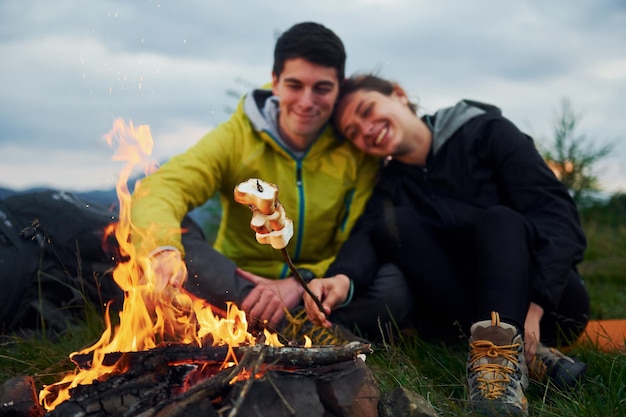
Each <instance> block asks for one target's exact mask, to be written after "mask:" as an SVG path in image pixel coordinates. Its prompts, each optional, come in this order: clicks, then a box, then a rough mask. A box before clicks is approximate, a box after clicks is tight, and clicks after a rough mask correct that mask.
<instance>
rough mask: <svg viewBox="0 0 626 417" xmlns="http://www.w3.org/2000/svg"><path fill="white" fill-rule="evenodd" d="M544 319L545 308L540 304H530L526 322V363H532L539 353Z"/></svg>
mask: <svg viewBox="0 0 626 417" xmlns="http://www.w3.org/2000/svg"><path fill="white" fill-rule="evenodd" d="M542 317H543V308H541V307H540V306H539V304H535V303H530V307H529V308H528V314H526V321H525V322H524V356H525V357H526V363H527V364H529V363H532V360H533V358H534V356H535V354H536V353H537V343H539V341H540V340H541V330H540V327H539V322H540V321H541V318H542Z"/></svg>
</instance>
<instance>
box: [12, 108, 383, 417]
mask: <svg viewBox="0 0 626 417" xmlns="http://www.w3.org/2000/svg"><path fill="white" fill-rule="evenodd" d="M106 139H107V141H108V142H109V144H110V145H112V146H117V151H116V153H115V154H114V159H115V160H117V161H123V162H125V164H124V167H123V169H122V171H121V175H120V178H119V180H118V182H117V186H116V189H117V194H118V198H119V203H120V213H119V221H118V222H117V223H116V224H114V225H111V226H110V227H109V229H108V230H107V233H109V234H114V235H115V238H116V240H117V242H118V244H119V247H120V250H121V252H122V253H123V254H124V255H125V257H124V259H125V260H126V261H123V262H120V263H119V264H118V265H117V266H116V269H115V271H114V272H113V278H114V280H115V282H116V283H117V284H118V285H119V287H120V288H121V289H122V290H123V291H124V302H123V306H122V309H121V311H120V312H119V322H118V323H117V324H114V323H113V322H112V320H111V318H110V313H109V310H108V308H107V312H106V315H105V330H104V332H103V333H102V336H101V337H100V339H99V340H98V341H97V342H96V343H95V344H93V345H92V346H90V347H88V348H86V349H83V350H81V351H79V352H74V353H72V354H71V355H70V358H71V360H72V362H73V363H74V364H75V365H76V367H75V370H74V371H73V372H71V373H70V374H68V375H66V376H65V377H64V378H63V379H62V380H60V381H59V382H57V383H55V384H52V385H48V386H45V387H44V388H43V389H41V391H40V392H39V393H38V394H36V389H35V387H34V384H33V380H32V378H30V377H26V378H18V379H17V380H15V381H10V382H9V383H7V384H5V388H4V393H3V398H2V400H3V404H2V405H1V406H0V416H4V415H6V416H9V415H11V416H43V415H45V416H51V417H52V416H76V417H78V416H146V417H147V416H162V417H165V416H200V415H202V416H235V415H237V416H247V415H250V416H259V415H265V416H280V415H294V416H295V415H298V416H300V415H307V416H308V415H311V416H318V415H319V416H322V415H323V416H333V415H337V416H357V415H358V416H368V415H372V416H375V415H378V413H377V412H376V407H377V404H378V398H379V391H378V388H377V386H376V384H375V382H374V381H373V378H372V376H371V374H370V372H369V370H368V368H367V367H366V366H365V364H364V359H365V355H366V354H368V353H370V346H369V344H365V343H362V342H358V341H355V342H349V343H348V342H346V343H342V344H334V345H314V344H313V343H312V341H311V339H310V338H307V337H302V340H289V341H287V344H285V340H284V339H283V341H282V342H281V339H280V338H279V337H278V335H276V334H274V333H271V332H269V331H267V330H265V331H263V333H259V334H256V335H253V334H251V333H250V332H249V331H248V322H247V318H246V316H245V313H244V312H242V311H240V310H239V309H238V308H237V307H236V306H235V305H229V306H228V309H227V311H221V310H219V309H217V308H215V307H214V306H211V305H210V304H208V303H207V302H206V301H204V300H203V299H200V298H197V297H195V296H193V295H191V294H190V293H188V292H187V291H185V290H184V289H183V288H182V287H181V286H173V285H170V284H169V283H168V282H164V281H163V280H162V279H159V277H158V276H157V274H156V273H155V271H154V270H153V269H152V265H151V264H150V261H149V259H147V258H145V259H138V258H137V257H136V256H135V252H134V247H133V246H132V245H130V244H129V236H130V235H131V230H132V224H131V221H130V192H129V189H128V180H129V178H130V177H131V175H132V173H133V172H134V171H135V170H136V169H138V167H140V168H142V170H143V171H144V172H146V173H150V172H152V171H153V170H154V169H156V164H155V163H153V162H152V161H151V160H150V158H149V156H150V154H151V152H152V145H153V141H152V137H151V134H150V130H149V128H148V126H139V127H135V126H133V124H132V123H130V124H129V125H128V126H127V125H126V124H125V123H124V122H123V121H121V120H116V121H115V124H114V128H113V130H112V131H111V132H110V133H109V134H108V135H106ZM256 184H259V183H258V182H257V183H256ZM258 186H259V187H260V185H258ZM265 214H271V213H267V212H266V213H265ZM281 214H284V210H283V211H282V212H281ZM255 215H257V218H258V213H255ZM283 220H284V219H283ZM287 220H288V219H287ZM282 224H283V226H284V224H285V223H284V221H283V223H282ZM257 232H258V231H257ZM268 233H269V232H268ZM275 234H276V233H274V235H275ZM149 238H150V233H148V236H144V239H149ZM281 238H283V239H286V240H287V241H288V237H287V238H285V237H284V236H283V237H281ZM257 239H258V233H257ZM274 240H275V239H272V241H274ZM260 242H261V241H260ZM285 245H286V243H285ZM282 250H283V254H285V256H286V257H287V259H288V254H287V253H286V251H285V250H284V245H283V249H282ZM288 260H289V259H288ZM289 263H290V260H289ZM305 285H306V284H305ZM6 387H9V388H6ZM7 396H8V397H11V398H10V400H11V401H9V402H7V401H6V399H7ZM36 396H37V397H38V398H35V397H36Z"/></svg>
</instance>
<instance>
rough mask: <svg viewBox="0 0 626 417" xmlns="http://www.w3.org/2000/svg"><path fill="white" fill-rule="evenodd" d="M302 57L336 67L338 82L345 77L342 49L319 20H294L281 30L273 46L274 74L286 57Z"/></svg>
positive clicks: (282, 65)
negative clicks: (292, 23)
mask: <svg viewBox="0 0 626 417" xmlns="http://www.w3.org/2000/svg"><path fill="white" fill-rule="evenodd" d="M294 58H302V59H304V60H306V61H308V62H311V63H313V64H318V65H322V66H325V67H330V68H334V69H335V70H337V79H338V80H339V82H341V80H343V78H344V77H345V67H346V51H345V49H344V47H343V42H341V39H339V37H338V36H337V35H335V33H334V32H333V31H332V30H330V29H328V28H326V27H325V26H323V25H320V24H319V23H314V22H303V23H298V24H296V25H294V26H292V27H291V28H289V29H288V30H287V31H285V32H283V33H282V34H281V35H280V37H279V38H278V40H277V41H276V47H275V48H274V68H273V71H274V74H275V75H276V77H280V74H281V72H282V71H283V69H284V68H285V61H287V60H288V59H294Z"/></svg>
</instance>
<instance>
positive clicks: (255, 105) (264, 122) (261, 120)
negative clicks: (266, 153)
mask: <svg viewBox="0 0 626 417" xmlns="http://www.w3.org/2000/svg"><path fill="white" fill-rule="evenodd" d="M243 112H244V113H245V115H246V116H248V119H250V122H251V123H252V126H253V127H254V129H255V130H257V131H259V132H260V131H263V130H266V131H269V132H270V133H271V134H276V136H278V126H277V123H278V97H274V95H273V93H272V90H262V89H256V90H252V91H251V92H250V93H248V94H246V96H245V97H244V99H243Z"/></svg>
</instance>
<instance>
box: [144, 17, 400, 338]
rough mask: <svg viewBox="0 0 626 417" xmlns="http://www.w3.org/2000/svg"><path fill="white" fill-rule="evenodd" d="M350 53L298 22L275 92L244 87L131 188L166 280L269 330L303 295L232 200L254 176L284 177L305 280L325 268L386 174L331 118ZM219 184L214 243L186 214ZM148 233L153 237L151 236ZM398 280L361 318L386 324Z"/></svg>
mask: <svg viewBox="0 0 626 417" xmlns="http://www.w3.org/2000/svg"><path fill="white" fill-rule="evenodd" d="M345 59H346V54H345V51H344V46H343V43H342V42H341V40H340V39H339V38H338V37H337V36H336V35H335V34H334V33H333V32H332V31H330V30H329V29H327V28H326V27H324V26H322V25H320V24H317V23H311V22H305V23H300V24H297V25H295V26H293V27H292V28H290V29H289V30H287V31H286V32H284V33H283V34H282V35H281V36H280V37H279V38H278V40H277V43H276V47H275V50H274V67H273V71H272V88H271V90H269V89H257V90H254V91H252V92H250V93H249V94H247V95H246V96H245V97H244V98H243V99H242V101H241V102H240V104H239V106H238V108H237V111H236V112H235V113H234V114H233V116H232V117H231V118H230V119H229V120H228V121H226V122H224V123H222V124H221V125H219V126H217V128H216V129H215V130H213V131H211V132H209V133H208V134H207V135H206V136H204V137H203V138H202V139H201V140H200V141H199V142H198V143H197V144H196V145H194V146H193V147H192V148H190V149H189V150H188V151H186V152H185V153H183V154H181V155H178V156H175V157H174V158H172V159H171V160H170V161H169V162H167V163H166V164H164V165H163V166H162V167H161V168H160V169H159V170H158V171H157V172H155V173H154V174H152V175H150V176H149V177H148V178H146V179H144V180H143V181H142V183H141V185H140V186H139V187H138V188H137V189H136V191H135V192H134V194H133V201H132V220H133V224H134V226H135V232H134V233H133V237H132V238H133V244H134V245H135V247H136V248H137V250H138V255H139V256H149V257H150V258H152V262H153V267H154V268H155V270H156V271H157V274H158V275H159V278H160V279H162V280H168V281H169V282H170V284H171V285H184V286H185V288H186V289H187V290H189V291H190V292H191V293H193V294H195V295H198V296H200V297H203V298H205V299H206V300H208V301H209V302H210V303H212V304H213V305H215V306H217V307H221V308H224V305H225V303H226V302H227V301H234V302H235V303H236V304H237V305H239V306H240V307H241V308H243V309H244V311H246V313H247V314H248V317H249V318H253V319H256V320H258V321H259V322H266V323H267V324H268V325H270V326H272V327H273V326H277V325H278V324H279V323H280V321H281V320H282V319H283V318H284V308H287V309H290V310H293V309H294V308H296V307H297V306H298V305H299V304H300V303H301V299H302V293H303V289H302V288H301V286H300V285H299V284H298V282H297V281H296V280H295V279H294V278H293V277H292V276H291V272H290V269H289V267H288V265H287V264H286V263H285V260H284V258H283V256H282V254H281V253H280V251H277V250H275V249H272V248H271V247H270V246H268V245H260V244H259V243H257V242H256V239H255V234H254V232H253V231H252V229H250V226H249V224H250V219H251V211H250V210H249V209H248V208H247V207H245V206H242V205H240V204H238V203H236V202H235V201H234V200H233V190H234V188H235V186H236V185H237V184H239V183H241V182H244V181H247V180H248V179H250V178H260V179H262V180H264V181H266V182H269V183H273V184H276V185H277V186H278V188H279V191H280V194H279V199H280V202H281V204H282V205H283V207H284V208H285V211H286V214H287V216H288V217H290V218H291V219H292V220H293V223H294V237H293V238H292V239H291V241H290V243H289V245H288V246H287V250H288V252H289V253H290V255H291V257H292V259H293V261H294V264H295V266H296V267H297V268H300V269H301V270H302V271H303V275H305V276H306V277H307V278H313V277H316V276H317V277H320V276H324V273H325V271H326V269H327V267H328V266H329V265H330V263H331V261H332V260H333V259H334V256H335V254H336V253H337V251H338V249H339V247H340V246H341V244H342V243H343V242H344V241H345V240H346V238H347V236H348V234H349V232H350V230H351V228H352V226H353V225H354V222H355V221H356V219H357V217H358V216H359V215H360V214H361V212H362V210H363V207H364V205H365V202H366V200H367V199H368V197H369V195H370V193H371V189H372V186H373V183H374V179H375V176H376V173H377V171H378V162H377V161H376V160H375V159H373V158H371V157H368V156H366V155H365V154H364V153H362V152H360V151H359V150H358V149H356V148H355V147H354V146H353V145H352V144H351V143H349V141H345V140H343V139H341V138H339V137H337V136H336V133H335V131H334V130H333V128H332V127H331V126H330V124H329V123H328V121H329V118H330V116H331V114H332V111H333V108H334V105H335V101H336V98H337V95H338V92H339V84H340V81H342V80H343V78H344V68H345ZM215 193H220V195H221V204H222V213H223V214H222V219H221V224H220V228H219V232H218V236H217V239H216V242H215V244H214V247H212V246H211V245H209V244H208V243H207V242H206V240H205V239H204V237H203V236H202V234H201V232H200V230H199V228H198V226H197V225H195V224H194V223H193V222H191V220H190V219H189V218H188V217H186V213H187V212H188V211H189V210H191V209H193V208H195V207H197V206H200V205H202V204H203V203H204V202H206V201H207V200H208V199H209V198H211V197H212V196H213V195H214V194H215ZM181 221H182V227H183V229H184V230H185V231H186V233H182V234H181V233H180V231H179V229H180V227H181ZM149 230H152V231H156V234H155V233H152V234H151V235H150V238H149V239H148V238H146V236H147V232H148V231H149ZM183 262H184V263H183ZM187 277H188V278H187ZM401 281H402V280H398V283H399V284H398V285H403V283H402V282H401ZM183 283H184V284H183ZM395 285H396V284H394V283H393V282H386V283H385V285H383V286H382V287H384V288H385V289H384V290H380V291H378V290H377V291H378V292H376V293H375V294H370V295H369V298H368V300H369V301H368V303H371V304H372V305H373V306H376V308H370V309H366V310H369V311H371V312H372V314H373V315H371V316H367V315H366V314H364V313H363V312H362V311H356V310H357V309H362V308H363V305H360V304H358V303H357V304H355V306H354V310H355V312H354V317H355V319H354V320H358V321H360V320H363V321H364V322H367V323H372V324H373V326H377V319H378V318H379V317H381V316H386V315H388V311H389V310H388V305H391V306H399V305H402V303H401V302H400V301H399V300H397V299H393V300H390V299H388V298H387V297H388V296H393V297H395V298H397V297H398V294H401V297H402V294H404V293H403V292H402V290H398V289H397V288H394V287H395ZM387 293H389V294H387ZM349 310H350V306H348V307H346V311H349ZM392 310H393V309H392ZM393 311H395V310H393ZM379 313H380V314H379ZM399 314H400V313H399ZM351 317H352V316H351ZM350 320H352V319H350ZM382 320H383V321H385V318H384V317H382ZM350 324H354V323H352V321H350ZM356 324H357V325H358V323H356Z"/></svg>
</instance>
